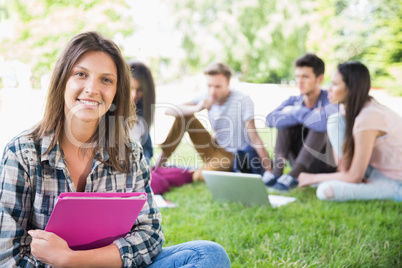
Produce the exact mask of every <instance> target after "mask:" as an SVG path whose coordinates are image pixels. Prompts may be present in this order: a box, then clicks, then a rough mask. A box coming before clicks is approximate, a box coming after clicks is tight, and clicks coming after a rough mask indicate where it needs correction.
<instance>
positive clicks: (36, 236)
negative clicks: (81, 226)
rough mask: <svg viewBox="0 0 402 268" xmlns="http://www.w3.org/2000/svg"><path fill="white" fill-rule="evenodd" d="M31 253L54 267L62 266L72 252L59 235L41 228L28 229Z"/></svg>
mask: <svg viewBox="0 0 402 268" xmlns="http://www.w3.org/2000/svg"><path fill="white" fill-rule="evenodd" d="M28 233H29V235H30V236H31V237H32V242H31V253H32V255H33V256H34V257H35V258H36V259H37V260H38V261H41V262H43V263H46V264H49V265H50V266H54V267H63V264H64V263H68V261H67V260H68V258H69V256H71V254H72V253H73V252H74V251H72V250H71V249H70V248H69V247H68V244H67V242H66V241H65V240H64V239H63V238H61V237H60V236H58V235H56V234H54V233H50V232H46V231H43V230H30V231H28Z"/></svg>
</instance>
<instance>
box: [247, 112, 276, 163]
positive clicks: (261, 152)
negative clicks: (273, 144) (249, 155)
mask: <svg viewBox="0 0 402 268" xmlns="http://www.w3.org/2000/svg"><path fill="white" fill-rule="evenodd" d="M245 126H246V129H247V134H248V137H249V139H250V142H251V145H252V146H253V148H254V150H255V151H256V152H257V154H258V156H259V157H260V159H261V164H262V166H263V168H264V169H265V170H268V171H271V170H272V168H271V161H270V160H269V156H268V153H267V150H265V148H264V144H263V142H262V140H261V138H260V136H259V135H258V133H257V129H256V128H255V122H254V119H250V120H248V121H247V122H246V123H245Z"/></svg>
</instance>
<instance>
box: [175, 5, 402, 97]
mask: <svg viewBox="0 0 402 268" xmlns="http://www.w3.org/2000/svg"><path fill="white" fill-rule="evenodd" d="M169 2H172V1H169ZM173 3H174V4H173V5H172V6H173V11H174V14H175V16H176V20H177V28H178V29H179V30H180V31H181V32H182V33H183V36H184V37H183V48H184V49H185V51H186V52H187V57H186V58H185V59H184V62H183V64H184V65H185V66H187V67H189V69H190V71H195V70H197V71H199V70H200V69H202V68H204V67H205V65H207V64H208V63H210V62H211V61H225V62H227V63H228V64H229V65H230V66H231V67H232V68H233V69H234V70H235V71H236V73H238V74H240V75H241V77H240V78H241V80H243V81H247V82H255V83H267V82H268V83H278V82H281V80H282V79H285V80H290V79H293V76H294V75H293V71H294V68H293V62H294V60H295V59H296V58H298V57H299V56H301V55H302V54H303V53H305V52H315V53H317V54H318V55H319V56H320V57H322V58H323V59H324V60H325V62H326V63H327V70H329V72H327V74H326V79H327V80H329V77H330V74H331V72H332V70H333V69H334V68H335V67H336V65H337V64H338V63H339V62H344V61H347V60H360V61H362V62H363V63H365V64H366V65H367V66H368V67H369V68H370V71H371V73H372V76H373V81H374V85H375V86H377V87H378V86H385V84H387V85H388V84H389V83H388V82H387V83H385V84H376V82H377V81H381V82H384V81H393V80H395V79H397V78H396V77H394V76H393V75H392V74H391V72H390V70H389V68H390V67H392V66H393V64H395V63H399V62H401V58H402V5H401V1H400V0H386V1H381V0H367V1H363V0H351V1H346V0H323V1H307V0H303V1H297V0H283V1H270V0H250V1H242V0H231V1H229V0H227V1H193V0H174V1H173ZM401 91H402V90H401ZM401 94H402V93H401Z"/></svg>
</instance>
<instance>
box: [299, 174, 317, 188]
mask: <svg viewBox="0 0 402 268" xmlns="http://www.w3.org/2000/svg"><path fill="white" fill-rule="evenodd" d="M314 176H315V174H310V173H305V172H302V173H300V175H299V177H297V180H298V181H299V185H298V186H299V187H303V186H307V185H310V184H314V183H317V182H316V181H315V180H314Z"/></svg>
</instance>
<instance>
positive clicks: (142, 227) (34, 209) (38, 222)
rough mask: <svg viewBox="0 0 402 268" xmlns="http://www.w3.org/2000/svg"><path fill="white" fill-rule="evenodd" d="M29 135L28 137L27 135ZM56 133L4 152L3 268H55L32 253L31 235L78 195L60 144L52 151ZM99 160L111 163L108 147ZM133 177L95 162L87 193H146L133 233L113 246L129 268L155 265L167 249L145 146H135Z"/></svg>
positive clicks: (0, 189)
mask: <svg viewBox="0 0 402 268" xmlns="http://www.w3.org/2000/svg"><path fill="white" fill-rule="evenodd" d="M25 134H26V133H25ZM52 138H53V134H52V135H49V136H45V137H43V138H42V139H41V140H39V141H38V142H34V141H33V139H32V138H30V137H28V136H27V135H24V133H23V134H20V135H19V136H17V137H16V138H14V139H13V140H12V141H11V142H10V143H8V145H7V146H6V148H5V149H4V153H3V158H2V160H1V164H0V205H1V207H0V213H1V214H0V267H49V266H48V265H45V264H43V263H41V262H39V261H38V260H36V259H35V257H34V256H33V255H32V254H31V252H30V243H31V237H30V236H29V235H28V233H27V231H29V230H31V229H41V230H44V229H45V227H46V224H47V222H48V220H49V218H50V215H51V214H52V211H53V208H54V206H55V203H56V201H57V198H58V196H59V195H60V193H63V192H75V191H76V189H75V185H74V183H73V181H72V179H71V176H70V174H69V171H68V169H67V166H66V162H65V159H64V156H63V153H62V150H61V147H60V145H59V143H57V144H56V145H55V146H54V147H53V148H52V149H51V150H50V151H49V152H48V153H46V154H44V152H45V151H46V150H47V149H48V148H49V144H50V142H51V140H52ZM97 156H98V157H99V158H100V159H102V160H103V161H107V160H108V159H109V156H108V153H107V151H106V149H100V150H99V151H98V152H97ZM129 161H130V165H131V166H132V167H133V172H132V173H131V174H126V173H121V172H118V171H116V170H114V169H113V168H112V167H110V166H107V165H105V164H103V163H102V162H101V161H99V160H97V159H94V161H93V164H92V170H91V172H90V174H89V175H88V177H87V179H86V186H85V192H146V193H147V194H148V200H147V202H146V203H145V205H144V207H143V208H142V211H141V213H140V215H139V216H138V218H137V221H136V222H135V224H134V226H133V228H132V229H131V231H130V232H129V233H128V234H127V235H126V236H125V237H124V238H120V239H118V240H116V241H114V242H113V243H114V244H115V245H116V246H117V247H118V248H119V250H120V254H121V257H122V260H123V262H124V267H132V266H134V267H137V266H145V265H146V264H147V265H149V264H150V263H151V262H152V261H151V259H152V258H153V257H155V256H156V255H158V254H159V253H160V252H161V250H162V244H163V241H164V236H163V233H162V227H161V221H162V216H161V214H160V211H159V209H158V208H157V206H156V204H155V202H154V199H153V192H152V190H151V187H150V171H149V167H148V165H147V164H146V162H145V158H144V157H143V153H142V149H141V146H140V145H139V144H137V143H132V157H131V159H130V160H129Z"/></svg>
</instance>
